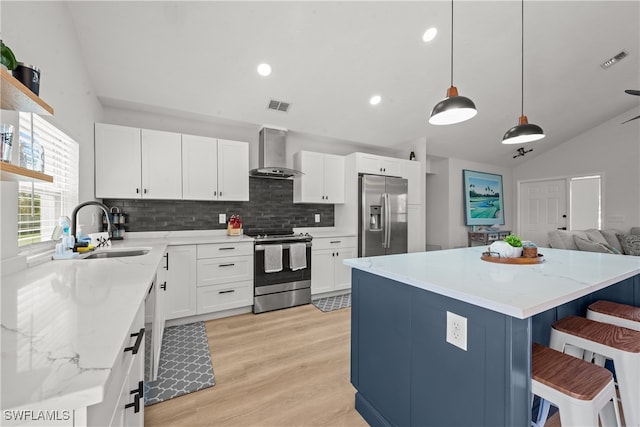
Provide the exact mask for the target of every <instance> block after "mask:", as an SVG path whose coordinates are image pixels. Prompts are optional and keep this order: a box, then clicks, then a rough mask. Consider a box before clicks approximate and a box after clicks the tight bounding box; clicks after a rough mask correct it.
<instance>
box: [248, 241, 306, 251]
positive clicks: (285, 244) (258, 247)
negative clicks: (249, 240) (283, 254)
mask: <svg viewBox="0 0 640 427" xmlns="http://www.w3.org/2000/svg"><path fill="white" fill-rule="evenodd" d="M304 243H305V245H306V246H307V248H310V247H311V242H304ZM275 244H276V245H277V244H278V243H275ZM265 246H272V245H256V246H255V250H256V252H259V251H264V248H265ZM281 246H282V250H285V249H289V248H290V247H291V245H290V244H289V243H284V244H282V245H281Z"/></svg>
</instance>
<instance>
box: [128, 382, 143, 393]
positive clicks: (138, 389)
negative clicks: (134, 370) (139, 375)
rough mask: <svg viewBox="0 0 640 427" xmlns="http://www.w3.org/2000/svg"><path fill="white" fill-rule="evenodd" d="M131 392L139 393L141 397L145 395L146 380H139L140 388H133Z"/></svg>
mask: <svg viewBox="0 0 640 427" xmlns="http://www.w3.org/2000/svg"><path fill="white" fill-rule="evenodd" d="M129 394H139V395H140V397H144V382H142V381H138V388H136V389H133V390H131V391H130V392H129Z"/></svg>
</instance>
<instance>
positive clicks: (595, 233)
mask: <svg viewBox="0 0 640 427" xmlns="http://www.w3.org/2000/svg"><path fill="white" fill-rule="evenodd" d="M585 233H586V235H587V239H589V240H591V241H592V242H598V243H608V242H607V239H605V238H604V236H603V235H602V233H601V232H600V230H596V229H593V228H591V229H589V230H585Z"/></svg>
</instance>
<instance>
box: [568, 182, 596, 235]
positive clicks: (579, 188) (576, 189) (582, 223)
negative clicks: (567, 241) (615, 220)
mask: <svg viewBox="0 0 640 427" xmlns="http://www.w3.org/2000/svg"><path fill="white" fill-rule="evenodd" d="M601 187H602V185H601V178H600V175H593V176H580V177H575V178H571V181H570V193H569V194H570V196H569V202H570V208H569V214H570V221H569V225H570V229H571V230H588V229H590V228H595V229H598V230H599V229H600V228H601V226H602V197H601Z"/></svg>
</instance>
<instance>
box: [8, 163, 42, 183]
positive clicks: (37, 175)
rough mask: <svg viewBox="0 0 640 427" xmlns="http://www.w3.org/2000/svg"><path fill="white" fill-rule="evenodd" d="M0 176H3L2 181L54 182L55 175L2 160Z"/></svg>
mask: <svg viewBox="0 0 640 427" xmlns="http://www.w3.org/2000/svg"><path fill="white" fill-rule="evenodd" d="M0 177H1V178H2V181H42V182H53V177H52V176H51V175H46V174H43V173H41V172H36V171H32V170H30V169H25V168H21V167H20V166H16V165H12V164H11V163H5V162H0Z"/></svg>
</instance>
